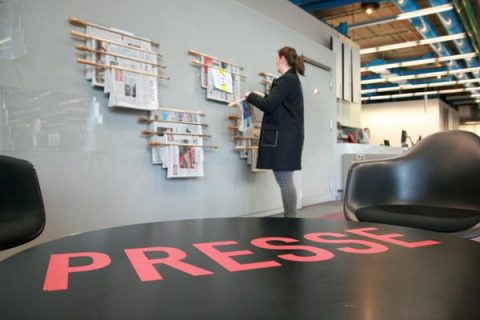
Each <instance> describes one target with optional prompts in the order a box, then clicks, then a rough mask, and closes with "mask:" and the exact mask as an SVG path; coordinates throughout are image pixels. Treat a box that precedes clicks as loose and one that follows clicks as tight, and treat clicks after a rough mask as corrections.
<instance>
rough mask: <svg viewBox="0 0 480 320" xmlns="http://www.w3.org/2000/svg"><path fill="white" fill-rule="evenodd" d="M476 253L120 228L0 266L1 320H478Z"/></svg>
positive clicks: (365, 230)
mask: <svg viewBox="0 0 480 320" xmlns="http://www.w3.org/2000/svg"><path fill="white" fill-rule="evenodd" d="M479 266H480V244H478V243H475V242H473V241H469V240H465V239H460V238H456V237H454V236H449V235H445V234H439V233H433V232H426V231H420V230H415V229H410V228H403V227H395V226H388V225H381V224H366V223H352V222H338V221H324V220H318V219H282V218H231V219H204V220H184V221H170V222H159V223H148V224H139V225H132V226H126V227H118V228H112V229H106V230H100V231H94V232H88V233H84V234H79V235H74V236H70V237H66V238H63V239H59V240H55V241H52V242H49V243H46V244H42V245H39V246H37V247H34V248H31V249H28V250H26V251H24V252H22V253H19V254H17V255H15V256H12V257H10V258H8V259H6V260H4V261H2V262H0V314H1V316H0V317H1V319H5V320H13V319H15V320H17V319H69V320H74V319H166V320H167V319H175V320H178V319H221V320H227V319H289V320H296V319H356V320H359V319H360V320H361V319H369V320H374V319H381V320H385V319H387V320H396V319H402V320H404V319H407V320H412V319H435V320H442V319H445V320H447V319H448V320H452V319H462V320H465V319H480V304H479V303H478V297H479V296H480V276H479Z"/></svg>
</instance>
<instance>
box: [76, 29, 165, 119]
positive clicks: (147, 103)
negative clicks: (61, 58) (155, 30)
mask: <svg viewBox="0 0 480 320" xmlns="http://www.w3.org/2000/svg"><path fill="white" fill-rule="evenodd" d="M112 30H115V31H120V30H118V29H113V28H112ZM121 32H122V33H123V34H127V35H120V34H117V33H114V32H109V31H107V30H103V29H99V28H95V27H90V26H87V33H88V34H90V35H92V36H95V37H100V38H103V39H108V40H112V41H115V42H119V43H122V44H124V45H127V46H130V47H133V48H132V49H130V48H125V47H123V46H118V45H115V44H112V43H108V42H106V41H100V40H88V41H87V45H88V46H89V47H90V48H92V49H94V50H96V51H101V52H105V53H106V54H101V53H93V54H90V55H89V56H88V59H90V60H91V61H92V62H95V63H99V64H105V65H111V66H116V67H120V68H124V69H132V70H135V71H140V72H145V73H150V74H154V75H157V74H158V68H157V67H155V66H153V65H152V64H150V63H153V64H156V63H157V56H156V54H155V53H153V54H150V53H147V52H142V51H139V50H135V49H134V48H138V49H142V50H148V51H152V44H151V42H150V41H145V40H139V39H135V38H131V37H128V34H129V33H128V32H125V31H121ZM111 54H114V55H118V56H114V55H111ZM119 56H126V57H129V58H132V59H137V60H141V61H146V62H149V63H143V62H139V61H135V60H132V59H127V58H121V57H119ZM85 76H86V77H87V79H89V78H90V79H91V80H92V85H95V86H102V87H104V92H105V93H108V94H109V100H108V105H109V106H110V107H126V108H134V109H141V110H155V109H157V108H158V79H157V78H156V77H154V76H148V75H143V74H139V73H134V72H129V71H125V70H119V69H113V68H103V67H98V66H97V67H87V69H86V73H85Z"/></svg>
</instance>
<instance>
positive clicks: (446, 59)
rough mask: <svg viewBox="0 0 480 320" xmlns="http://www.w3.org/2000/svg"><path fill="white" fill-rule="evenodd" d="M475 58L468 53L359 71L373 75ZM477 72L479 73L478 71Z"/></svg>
mask: <svg viewBox="0 0 480 320" xmlns="http://www.w3.org/2000/svg"><path fill="white" fill-rule="evenodd" d="M476 56H478V53H477V52H470V53H463V54H456V55H452V56H442V57H437V58H428V59H419V60H412V61H404V62H395V63H386V64H380V65H376V66H371V67H363V68H361V69H360V71H361V72H366V71H371V72H375V73H381V72H383V71H385V70H386V69H392V68H401V67H412V66H419V65H424V64H431V63H439V62H444V61H450V62H452V63H453V60H459V59H468V58H473V57H476ZM478 72H479V73H480V70H479V71H478Z"/></svg>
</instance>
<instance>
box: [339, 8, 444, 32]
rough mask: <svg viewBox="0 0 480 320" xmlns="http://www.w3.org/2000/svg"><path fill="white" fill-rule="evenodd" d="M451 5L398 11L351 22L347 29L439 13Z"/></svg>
mask: <svg viewBox="0 0 480 320" xmlns="http://www.w3.org/2000/svg"><path fill="white" fill-rule="evenodd" d="M452 9H453V5H452V4H451V3H449V4H444V5H440V6H435V7H430V8H425V9H420V10H415V11H410V12H404V13H400V14H398V15H394V16H389V17H386V18H383V19H377V20H368V21H364V22H359V23H355V24H352V25H350V26H349V27H348V29H349V30H355V29H360V28H365V27H371V26H376V25H379V24H385V23H390V22H394V21H400V20H407V19H412V18H416V17H422V16H426V15H430V14H434V13H439V12H444V11H448V10H452Z"/></svg>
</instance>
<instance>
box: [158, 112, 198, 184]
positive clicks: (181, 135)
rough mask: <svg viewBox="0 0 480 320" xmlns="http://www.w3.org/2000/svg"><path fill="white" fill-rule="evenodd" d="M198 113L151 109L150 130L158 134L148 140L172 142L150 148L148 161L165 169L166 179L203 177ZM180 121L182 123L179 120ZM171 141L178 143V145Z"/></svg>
mask: <svg viewBox="0 0 480 320" xmlns="http://www.w3.org/2000/svg"><path fill="white" fill-rule="evenodd" d="M200 118H201V117H200V115H197V114H192V113H184V112H169V111H152V112H151V114H150V119H151V120H152V123H151V128H150V129H151V131H154V132H159V133H162V134H161V135H155V136H153V137H152V138H151V141H154V142H159V143H162V144H173V145H170V146H164V147H155V148H152V163H153V164H161V165H162V167H163V168H166V169H167V178H187V177H203V176H204V169H203V162H204V155H203V148H201V147H195V146H182V144H183V145H185V144H186V145H203V138H202V137H201V136H200V135H201V134H202V132H203V130H202V126H201V125H199V124H200V123H201V119H200ZM182 122H183V123H182ZM169 133H170V134H169ZM175 144H179V145H178V146H177V145H175Z"/></svg>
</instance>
